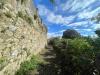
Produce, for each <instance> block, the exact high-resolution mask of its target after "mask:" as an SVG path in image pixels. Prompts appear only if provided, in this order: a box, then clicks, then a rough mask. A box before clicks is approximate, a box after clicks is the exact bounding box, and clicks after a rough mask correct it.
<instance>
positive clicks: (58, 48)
mask: <svg viewBox="0 0 100 75" xmlns="http://www.w3.org/2000/svg"><path fill="white" fill-rule="evenodd" d="M53 48H54V51H55V54H56V62H57V63H56V65H57V66H58V70H60V75H66V74H67V75H93V72H94V63H92V62H93V61H94V52H93V51H92V47H91V45H90V44H89V43H88V42H87V41H86V40H85V39H79V38H76V39H61V40H57V41H56V42H55V44H53Z"/></svg>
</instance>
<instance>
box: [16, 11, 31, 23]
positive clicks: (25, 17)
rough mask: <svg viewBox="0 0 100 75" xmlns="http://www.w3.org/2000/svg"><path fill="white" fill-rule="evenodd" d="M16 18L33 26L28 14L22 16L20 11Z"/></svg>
mask: <svg viewBox="0 0 100 75" xmlns="http://www.w3.org/2000/svg"><path fill="white" fill-rule="evenodd" d="M17 16H18V17H20V18H22V19H23V20H25V21H26V22H28V23H29V24H33V21H32V18H31V17H30V16H29V15H28V14H23V12H22V11H19V12H18V14H17Z"/></svg>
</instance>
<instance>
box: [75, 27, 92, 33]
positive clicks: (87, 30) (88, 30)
mask: <svg viewBox="0 0 100 75" xmlns="http://www.w3.org/2000/svg"><path fill="white" fill-rule="evenodd" d="M75 30H77V31H86V32H90V31H92V29H89V28H87V29H75Z"/></svg>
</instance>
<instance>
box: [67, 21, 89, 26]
mask: <svg viewBox="0 0 100 75" xmlns="http://www.w3.org/2000/svg"><path fill="white" fill-rule="evenodd" d="M87 24H88V22H87V21H81V22H75V23H71V24H69V25H68V26H74V27H78V26H85V25H87Z"/></svg>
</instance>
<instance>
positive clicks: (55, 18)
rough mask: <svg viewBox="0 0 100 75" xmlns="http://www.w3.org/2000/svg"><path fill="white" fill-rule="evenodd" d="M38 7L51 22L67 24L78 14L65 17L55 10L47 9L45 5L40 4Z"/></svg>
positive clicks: (40, 12)
mask: <svg viewBox="0 0 100 75" xmlns="http://www.w3.org/2000/svg"><path fill="white" fill-rule="evenodd" d="M38 8H39V14H40V15H41V16H44V17H46V20H47V21H48V22H50V23H55V24H61V25H66V24H69V23H70V22H72V21H73V20H74V18H75V17H76V16H68V17H66V16H65V17H64V16H62V15H60V14H58V15H57V14H55V13H54V12H52V11H50V10H49V9H47V8H46V7H45V6H44V5H39V6H38Z"/></svg>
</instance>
